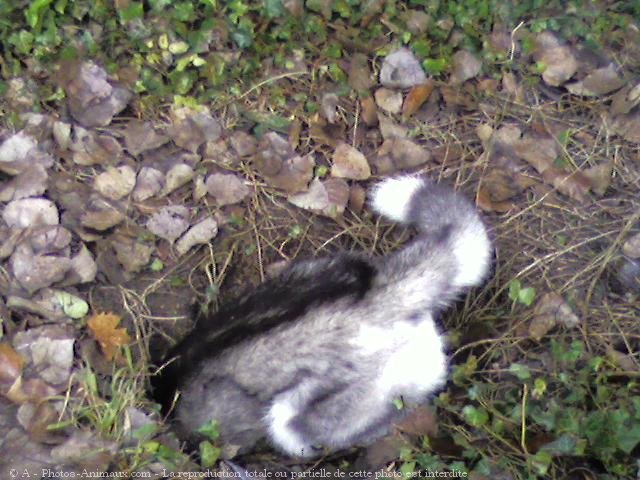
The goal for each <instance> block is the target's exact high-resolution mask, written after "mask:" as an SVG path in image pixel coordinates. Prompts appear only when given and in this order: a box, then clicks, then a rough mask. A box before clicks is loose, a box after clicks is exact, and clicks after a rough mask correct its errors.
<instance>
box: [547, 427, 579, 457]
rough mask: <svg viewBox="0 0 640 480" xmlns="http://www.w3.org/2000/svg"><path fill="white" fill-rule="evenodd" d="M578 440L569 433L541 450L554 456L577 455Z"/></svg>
mask: <svg viewBox="0 0 640 480" xmlns="http://www.w3.org/2000/svg"><path fill="white" fill-rule="evenodd" d="M577 445H578V442H577V439H576V438H575V437H574V436H573V435H570V434H568V433H564V434H562V435H560V436H559V437H558V438H556V439H555V440H554V441H552V442H549V443H546V444H544V445H543V446H542V447H541V449H542V450H544V451H545V452H548V453H549V454H551V455H553V456H558V457H561V456H563V455H575V453H576V446H577Z"/></svg>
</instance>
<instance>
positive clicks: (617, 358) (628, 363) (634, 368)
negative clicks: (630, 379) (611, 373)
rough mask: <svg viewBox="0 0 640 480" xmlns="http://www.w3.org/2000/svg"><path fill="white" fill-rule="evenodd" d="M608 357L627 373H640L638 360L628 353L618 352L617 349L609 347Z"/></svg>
mask: <svg viewBox="0 0 640 480" xmlns="http://www.w3.org/2000/svg"><path fill="white" fill-rule="evenodd" d="M607 355H608V356H609V357H610V358H611V359H612V360H613V361H614V362H615V364H616V365H618V367H620V368H621V369H622V370H624V371H625V372H638V371H640V365H638V362H637V360H635V359H634V358H633V356H631V355H629V354H628V353H622V352H619V351H618V350H616V349H615V348H612V347H608V348H607Z"/></svg>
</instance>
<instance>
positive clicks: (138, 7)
mask: <svg viewBox="0 0 640 480" xmlns="http://www.w3.org/2000/svg"><path fill="white" fill-rule="evenodd" d="M143 15H144V7H143V5H142V2H131V3H129V5H127V7H126V8H123V9H120V10H118V16H119V17H120V22H121V23H127V22H130V21H131V20H135V19H136V18H142V17H143Z"/></svg>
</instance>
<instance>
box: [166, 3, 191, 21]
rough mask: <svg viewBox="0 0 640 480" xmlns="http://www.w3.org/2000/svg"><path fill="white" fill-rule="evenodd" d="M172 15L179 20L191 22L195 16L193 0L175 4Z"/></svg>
mask: <svg viewBox="0 0 640 480" xmlns="http://www.w3.org/2000/svg"><path fill="white" fill-rule="evenodd" d="M171 16H172V17H173V18H175V19H176V20H178V21H179V22H189V21H191V20H193V18H194V17H195V11H194V8H193V3H192V2H180V3H176V4H174V5H173V11H172V13H171Z"/></svg>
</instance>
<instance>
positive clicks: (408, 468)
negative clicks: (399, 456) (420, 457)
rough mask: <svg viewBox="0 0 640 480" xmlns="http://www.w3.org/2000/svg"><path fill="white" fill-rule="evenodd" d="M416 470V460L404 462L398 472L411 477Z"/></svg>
mask: <svg viewBox="0 0 640 480" xmlns="http://www.w3.org/2000/svg"><path fill="white" fill-rule="evenodd" d="M415 470H416V462H406V463H403V464H402V466H401V467H400V473H401V474H402V475H403V476H404V477H412V476H413V473H414V472H415Z"/></svg>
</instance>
